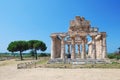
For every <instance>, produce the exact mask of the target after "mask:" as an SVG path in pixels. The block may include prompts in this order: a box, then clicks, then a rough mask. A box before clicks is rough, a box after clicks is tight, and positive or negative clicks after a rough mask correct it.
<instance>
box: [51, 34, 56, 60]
mask: <svg viewBox="0 0 120 80" xmlns="http://www.w3.org/2000/svg"><path fill="white" fill-rule="evenodd" d="M55 38H56V36H51V39H52V40H51V59H54V58H55V52H56V49H55Z"/></svg>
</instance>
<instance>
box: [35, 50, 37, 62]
mask: <svg viewBox="0 0 120 80" xmlns="http://www.w3.org/2000/svg"><path fill="white" fill-rule="evenodd" d="M35 58H36V60H37V51H36V50H35Z"/></svg>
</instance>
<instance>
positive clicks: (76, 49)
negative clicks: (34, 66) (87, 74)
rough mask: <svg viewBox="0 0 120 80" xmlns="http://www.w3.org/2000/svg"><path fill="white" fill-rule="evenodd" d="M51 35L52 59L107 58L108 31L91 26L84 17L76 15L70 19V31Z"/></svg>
mask: <svg viewBox="0 0 120 80" xmlns="http://www.w3.org/2000/svg"><path fill="white" fill-rule="evenodd" d="M50 37H51V41H52V42H51V59H55V58H61V59H66V58H70V59H76V58H80V59H87V58H90V59H105V58H106V53H107V47H106V32H99V31H98V28H97V27H91V25H90V22H89V21H88V20H85V18H84V17H80V16H76V17H75V20H71V21H70V26H69V29H68V32H66V33H52V34H51V35H50ZM89 39H90V40H89ZM68 55H69V56H68Z"/></svg>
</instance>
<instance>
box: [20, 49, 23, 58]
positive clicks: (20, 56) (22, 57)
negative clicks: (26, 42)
mask: <svg viewBox="0 0 120 80" xmlns="http://www.w3.org/2000/svg"><path fill="white" fill-rule="evenodd" d="M20 58H21V60H23V57H22V52H21V51H20Z"/></svg>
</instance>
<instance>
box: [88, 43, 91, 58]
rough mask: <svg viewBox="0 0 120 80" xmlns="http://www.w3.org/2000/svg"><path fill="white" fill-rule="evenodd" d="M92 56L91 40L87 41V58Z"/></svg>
mask: <svg viewBox="0 0 120 80" xmlns="http://www.w3.org/2000/svg"><path fill="white" fill-rule="evenodd" d="M91 57H92V41H90V42H89V43H88V58H91Z"/></svg>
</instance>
